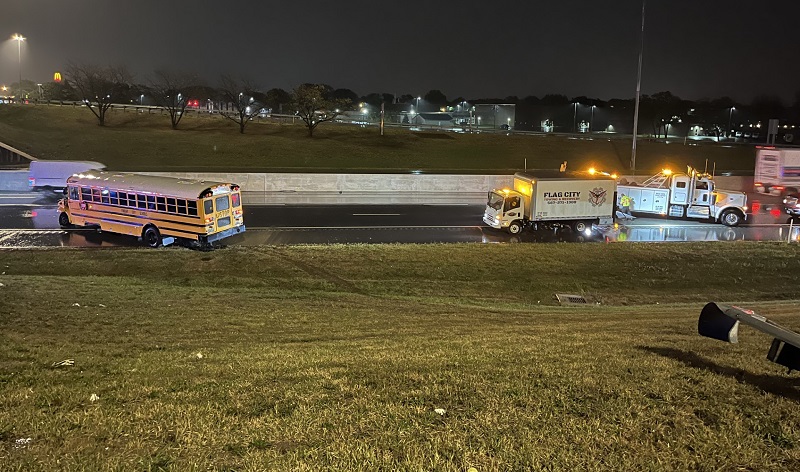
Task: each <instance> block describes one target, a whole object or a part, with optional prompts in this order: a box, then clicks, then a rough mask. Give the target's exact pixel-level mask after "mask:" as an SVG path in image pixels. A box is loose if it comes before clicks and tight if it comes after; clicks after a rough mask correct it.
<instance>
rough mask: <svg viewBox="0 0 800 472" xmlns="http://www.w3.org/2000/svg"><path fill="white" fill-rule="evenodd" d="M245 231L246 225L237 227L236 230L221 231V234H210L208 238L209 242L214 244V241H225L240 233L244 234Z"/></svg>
mask: <svg viewBox="0 0 800 472" xmlns="http://www.w3.org/2000/svg"><path fill="white" fill-rule="evenodd" d="M244 230H245V227H244V225H241V226H236V227H234V228H228V229H226V230H225V231H220V232H219V233H215V234H210V235H208V236H207V237H206V238H207V241H208V242H210V243H213V242H214V241H219V240H220V239H225V238H228V237H230V236H233V235H236V234H239V233H244Z"/></svg>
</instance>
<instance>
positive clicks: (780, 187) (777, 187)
mask: <svg viewBox="0 0 800 472" xmlns="http://www.w3.org/2000/svg"><path fill="white" fill-rule="evenodd" d="M772 188H774V189H775V190H783V189H784V188H786V187H783V186H780V185H776V186H774V187H772Z"/></svg>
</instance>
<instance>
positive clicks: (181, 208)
mask: <svg viewBox="0 0 800 472" xmlns="http://www.w3.org/2000/svg"><path fill="white" fill-rule="evenodd" d="M178 213H179V214H181V215H186V214H187V212H186V200H181V199H180V198H179V199H178Z"/></svg>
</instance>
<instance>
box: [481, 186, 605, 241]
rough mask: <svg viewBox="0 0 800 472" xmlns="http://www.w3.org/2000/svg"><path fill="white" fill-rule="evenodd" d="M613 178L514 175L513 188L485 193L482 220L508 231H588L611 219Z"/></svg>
mask: <svg viewBox="0 0 800 472" xmlns="http://www.w3.org/2000/svg"><path fill="white" fill-rule="evenodd" d="M615 189H616V181H615V180H614V179H610V178H587V179H575V178H559V177H554V178H539V177H537V176H535V175H532V174H528V173H525V172H518V173H517V174H515V175H514V188H513V189H494V190H492V191H490V192H489V195H488V201H487V205H486V210H485V211H484V215H483V222H484V223H486V224H487V225H489V226H491V227H492V228H495V229H505V230H507V231H508V232H509V233H511V234H517V233H520V232H521V231H522V230H524V229H526V228H530V229H542V228H547V229H549V228H559V227H570V228H572V229H573V230H575V231H579V232H582V231H587V230H588V231H591V229H592V226H593V225H609V224H612V223H613V221H614V192H615Z"/></svg>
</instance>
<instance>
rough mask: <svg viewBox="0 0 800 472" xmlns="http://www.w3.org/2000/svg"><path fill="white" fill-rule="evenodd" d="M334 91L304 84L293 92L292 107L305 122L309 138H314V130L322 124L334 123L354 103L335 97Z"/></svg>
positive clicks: (322, 86)
mask: <svg viewBox="0 0 800 472" xmlns="http://www.w3.org/2000/svg"><path fill="white" fill-rule="evenodd" d="M333 95H334V94H333V90H331V89H330V88H329V87H326V86H325V85H321V84H303V85H300V86H298V87H297V88H295V89H294V90H293V91H292V101H291V107H292V108H293V109H294V110H295V113H297V115H298V116H299V117H300V118H301V119H302V120H303V123H305V125H306V128H307V129H308V136H309V137H313V136H314V130H315V129H316V128H317V126H318V125H319V124H320V123H324V122H326V121H332V120H333V119H335V118H336V116H337V115H339V113H341V112H342V111H343V110H344V109H345V108H348V107H350V106H351V104H352V102H350V101H349V100H346V99H339V98H334V97H333Z"/></svg>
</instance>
